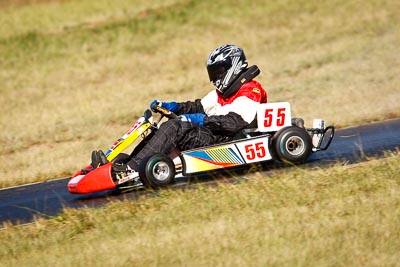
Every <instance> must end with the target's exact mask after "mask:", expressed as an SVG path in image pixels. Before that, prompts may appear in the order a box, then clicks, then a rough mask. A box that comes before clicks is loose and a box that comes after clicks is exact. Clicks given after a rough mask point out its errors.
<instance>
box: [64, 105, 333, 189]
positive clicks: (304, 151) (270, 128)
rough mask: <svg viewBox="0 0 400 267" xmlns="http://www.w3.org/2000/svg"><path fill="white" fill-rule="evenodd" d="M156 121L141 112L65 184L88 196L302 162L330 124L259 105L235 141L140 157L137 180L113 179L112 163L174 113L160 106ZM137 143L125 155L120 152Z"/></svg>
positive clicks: (322, 145) (321, 145)
mask: <svg viewBox="0 0 400 267" xmlns="http://www.w3.org/2000/svg"><path fill="white" fill-rule="evenodd" d="M154 112H155V113H158V114H159V117H158V119H157V120H156V121H155V120H154V117H153V112H152V111H150V110H149V109H148V110H146V111H145V112H144V115H143V116H142V117H140V118H139V119H138V120H137V121H136V122H135V123H134V124H133V125H132V127H131V128H130V129H129V130H128V131H127V132H126V133H125V134H124V135H123V136H122V137H121V138H119V139H118V140H117V141H115V142H114V143H113V144H112V145H111V147H110V148H109V149H108V150H107V151H106V153H105V156H106V158H107V160H108V161H109V162H108V163H106V164H104V165H101V166H92V165H88V166H87V167H85V168H83V169H81V170H79V171H78V172H77V173H76V174H75V175H73V176H72V177H71V179H70V180H69V182H68V190H69V192H70V193H72V194H88V193H94V192H98V191H103V190H109V189H115V188H117V189H125V188H135V187H140V188H154V189H155V188H161V187H166V186H168V185H170V184H171V183H173V182H174V180H175V178H176V177H178V176H191V175H197V174H200V173H205V172H210V171H215V170H218V169H225V168H232V167H240V166H245V165H249V164H253V163H258V162H266V161H272V160H277V161H282V162H286V163H290V164H300V163H304V162H306V161H307V159H308V157H309V156H310V154H311V153H314V152H318V151H323V150H326V149H328V147H329V145H330V144H331V142H332V139H333V136H334V133H335V128H334V126H328V127H325V126H324V121H323V120H320V119H315V120H314V124H313V128H305V127H304V121H303V120H302V119H300V118H291V108H290V104H289V103H288V102H278V103H266V104H259V106H258V109H257V117H256V122H257V125H256V127H254V128H246V129H243V130H242V131H241V132H240V133H239V134H238V135H237V136H236V137H235V139H234V140H233V141H230V142H226V143H221V144H215V145H212V146H207V147H199V148H195V149H191V150H186V151H179V150H178V149H175V150H174V151H173V152H171V153H170V154H169V155H165V154H156V155H153V156H151V157H148V158H146V159H144V160H143V161H142V162H141V164H140V166H139V172H138V175H137V176H136V177H131V176H126V177H123V178H121V177H114V176H113V173H112V164H113V163H126V162H127V161H128V160H129V157H130V156H131V155H135V153H137V151H139V150H140V148H141V147H143V145H144V144H145V143H146V142H147V141H148V140H149V139H150V138H151V137H152V136H153V135H154V133H155V132H156V131H158V130H159V126H160V125H161V123H162V120H163V119H164V118H168V119H178V117H177V115H175V114H174V113H172V112H170V111H169V110H167V109H164V108H162V107H159V106H155V107H154ZM133 145H135V147H134V149H133V151H132V152H131V153H129V154H127V153H123V152H124V151H125V150H127V149H128V147H130V146H133Z"/></svg>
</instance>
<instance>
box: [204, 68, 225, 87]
mask: <svg viewBox="0 0 400 267" xmlns="http://www.w3.org/2000/svg"><path fill="white" fill-rule="evenodd" d="M207 72H208V77H209V78H210V81H211V82H213V83H216V82H217V81H221V80H222V78H223V77H224V75H225V73H226V68H225V67H224V66H223V65H222V64H218V65H211V66H207Z"/></svg>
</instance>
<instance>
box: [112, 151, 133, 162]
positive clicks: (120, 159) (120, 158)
mask: <svg viewBox="0 0 400 267" xmlns="http://www.w3.org/2000/svg"><path fill="white" fill-rule="evenodd" d="M128 161H129V155H128V154H125V153H120V154H118V155H117V156H116V157H115V158H114V159H113V160H112V161H111V162H112V163H123V164H126V163H127V162H128Z"/></svg>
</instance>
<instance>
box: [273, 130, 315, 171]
mask: <svg viewBox="0 0 400 267" xmlns="http://www.w3.org/2000/svg"><path fill="white" fill-rule="evenodd" d="M271 150H272V151H273V153H272V155H273V156H274V158H275V159H277V160H280V161H282V162H286V163H292V164H299V163H304V162H306V161H307V159H308V157H309V156H310V154H311V152H312V140H311V136H310V135H309V134H308V133H307V131H306V130H305V129H303V128H299V127H297V126H288V127H285V128H283V129H281V130H279V131H278V132H276V133H275V134H274V136H273V137H272V140H271Z"/></svg>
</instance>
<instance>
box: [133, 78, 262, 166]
mask: <svg viewBox="0 0 400 267" xmlns="http://www.w3.org/2000/svg"><path fill="white" fill-rule="evenodd" d="M266 102H267V93H266V92H265V90H264V89H263V88H262V86H261V84H260V83H258V82H257V81H255V80H251V81H249V82H247V83H245V84H243V85H242V86H241V87H240V88H239V90H238V91H237V92H236V93H235V94H234V95H232V96H230V97H228V98H224V97H222V94H221V93H220V92H219V91H218V90H214V91H211V92H210V93H208V94H207V95H206V96H205V97H204V98H203V99H197V100H195V101H188V102H181V103H178V105H179V109H178V111H177V112H176V114H177V115H181V114H190V113H203V114H206V117H205V118H204V126H199V125H198V124H196V123H192V122H186V121H180V120H178V119H174V120H172V119H170V120H168V121H166V122H164V123H163V124H161V126H160V129H159V130H158V131H157V132H156V133H155V135H154V136H152V138H151V139H150V140H149V142H148V143H147V144H146V145H145V146H144V147H143V148H141V149H140V151H134V152H133V155H132V159H131V160H130V161H129V162H128V165H129V166H130V167H131V168H133V169H136V168H137V165H138V164H139V163H140V161H141V160H142V159H144V158H145V157H148V156H151V155H154V154H156V153H164V154H169V153H170V152H171V151H173V150H174V149H175V148H178V149H179V150H188V149H192V148H197V147H202V146H208V145H213V144H215V143H221V142H226V141H230V140H232V139H233V137H234V136H235V134H237V133H238V132H240V131H241V130H242V129H244V128H246V127H247V126H249V125H250V123H252V122H253V121H254V120H255V118H256V113H257V106H258V104H259V103H266Z"/></svg>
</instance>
